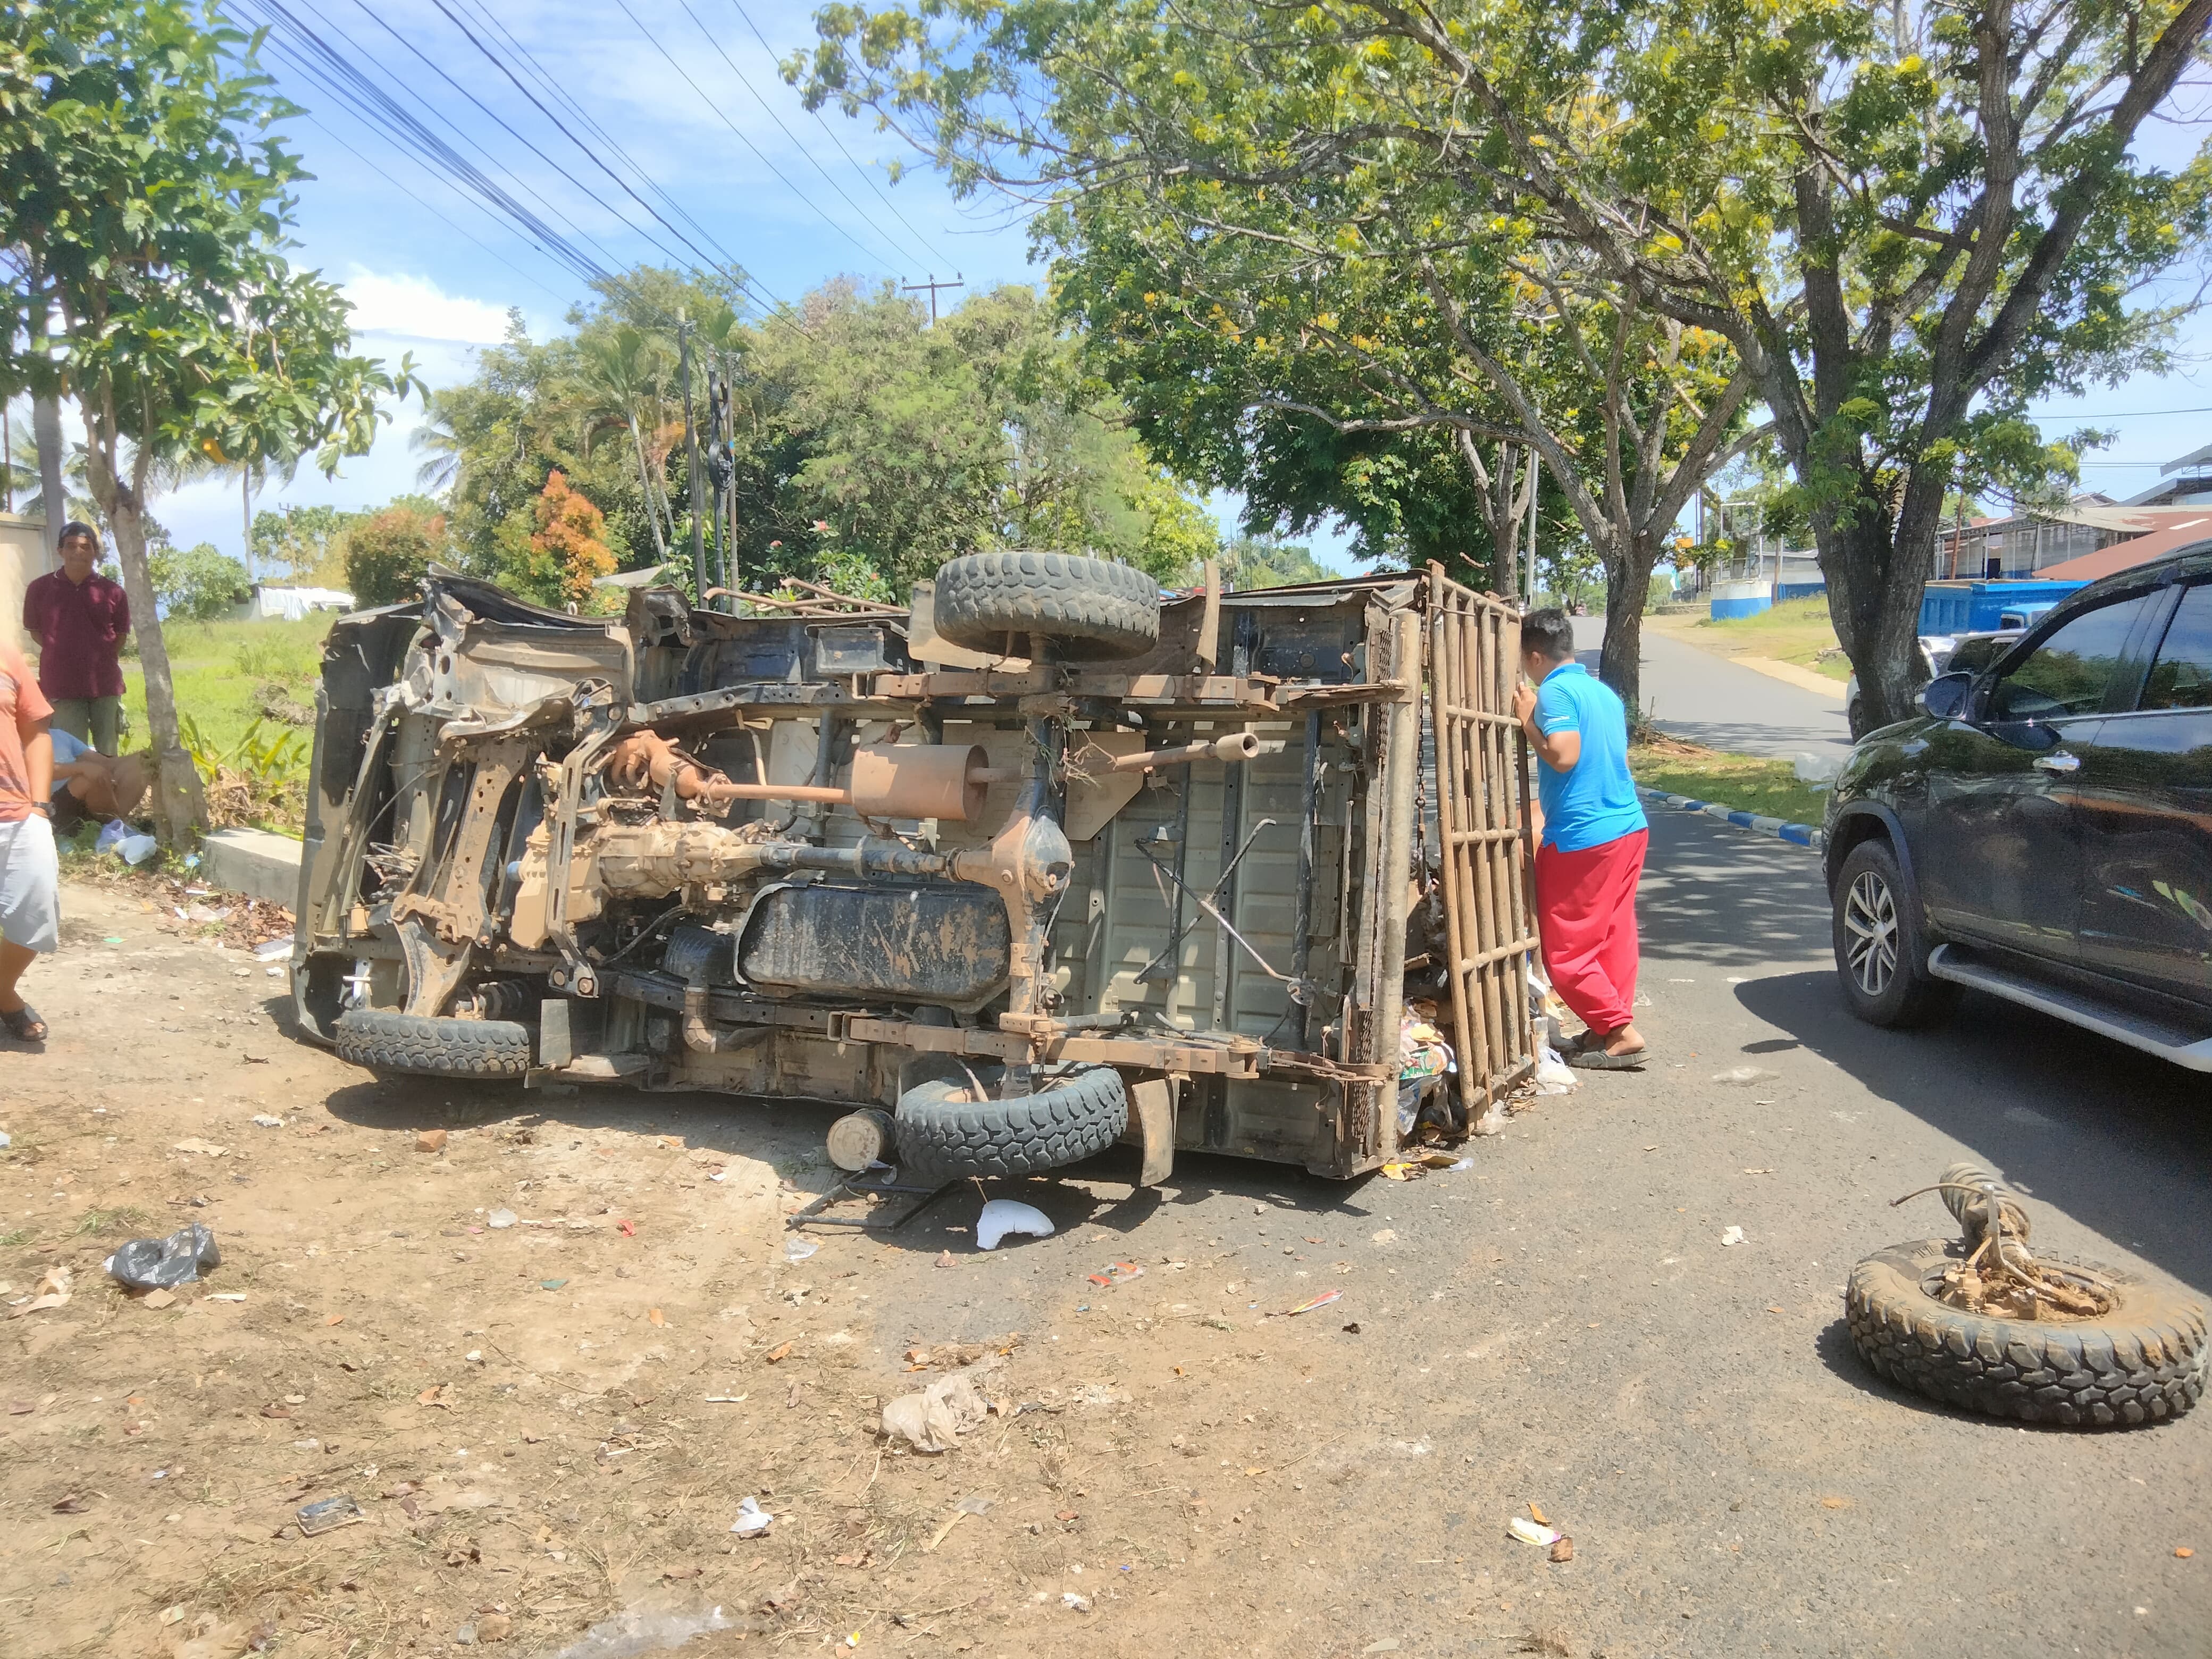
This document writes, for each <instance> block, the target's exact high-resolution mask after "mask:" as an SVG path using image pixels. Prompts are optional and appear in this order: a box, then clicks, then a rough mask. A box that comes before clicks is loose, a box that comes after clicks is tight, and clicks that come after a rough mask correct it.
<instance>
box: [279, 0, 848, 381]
mask: <svg viewBox="0 0 2212 1659" xmlns="http://www.w3.org/2000/svg"><path fill="white" fill-rule="evenodd" d="M253 3H258V4H259V5H260V6H262V7H263V8H264V9H265V10H266V11H268V12H269V13H270V14H271V18H270V21H271V23H272V25H273V22H274V21H276V20H277V19H281V20H282V21H283V22H284V23H286V24H289V26H290V27H291V28H292V30H293V31H294V32H295V33H297V34H299V35H301V36H302V37H303V38H304V39H305V40H307V41H308V42H309V43H310V45H311V46H312V47H313V52H314V57H313V58H307V57H305V56H302V54H301V52H299V50H298V49H297V48H295V47H291V46H289V42H287V41H285V40H284V39H283V37H282V36H281V35H277V36H274V37H272V38H273V39H274V41H275V44H276V45H277V46H278V47H279V48H280V50H282V51H283V52H284V55H285V56H286V57H287V58H289V59H290V60H291V61H293V62H294V63H295V64H297V65H298V66H299V67H300V68H301V70H302V72H304V73H306V74H307V76H308V77H309V79H311V80H313V81H314V82H317V83H318V84H319V85H321V86H323V87H324V88H325V89H327V90H329V91H330V92H331V94H332V95H334V96H335V97H337V99H338V100H339V101H340V102H341V103H343V104H345V105H346V106H348V107H349V110H351V112H353V113H354V115H355V116H356V118H358V119H360V120H361V121H362V123H363V125H367V126H369V127H371V128H372V129H374V130H376V131H380V132H381V133H382V134H383V136H384V137H386V139H388V140H392V141H393V142H395V143H398V144H399V145H400V147H401V148H403V149H409V148H411V149H415V150H416V151H418V152H421V154H420V155H418V156H417V158H416V159H417V160H418V161H425V164H426V165H428V163H435V167H432V168H431V170H432V171H434V172H439V173H444V174H446V175H447V179H448V183H449V184H450V183H451V181H452V180H453V179H460V180H461V181H462V182H463V183H465V184H466V185H468V186H469V188H470V190H471V191H474V192H475V193H476V194H477V195H478V196H479V197H482V198H483V201H484V202H485V203H486V204H489V206H490V207H491V208H492V209H493V210H495V211H497V212H498V213H500V214H501V215H503V216H506V217H507V218H508V219H509V220H510V221H512V222H513V224H514V225H515V226H516V228H518V229H520V231H521V232H522V234H524V236H525V238H526V240H529V241H531V242H532V246H535V247H536V248H537V249H538V252H540V253H542V254H544V255H545V256H546V257H548V258H553V259H555V260H556V262H557V263H559V264H562V265H564V266H566V267H567V268H568V270H570V271H571V272H572V273H573V274H574V275H575V276H578V277H579V278H580V279H581V280H582V281H584V282H585V283H588V284H592V285H595V286H599V285H603V286H605V287H610V288H612V289H616V290H617V291H619V292H622V293H624V294H626V295H628V296H629V298H630V299H632V300H633V301H635V302H636V303H637V304H639V305H640V306H641V307H643V308H644V309H645V310H647V312H649V313H652V314H653V316H655V317H656V318H658V319H659V321H660V322H661V323H662V324H663V325H667V326H673V325H675V321H676V319H674V318H672V317H670V316H669V315H668V314H667V313H665V312H664V311H662V310H661V309H660V307H658V306H656V305H654V304H653V301H651V300H649V299H647V297H646V295H644V294H643V293H642V292H641V290H639V289H637V288H636V287H635V284H633V283H629V282H627V281H625V279H624V278H623V276H621V275H620V274H619V270H618V266H619V263H620V262H619V261H618V260H617V258H616V257H615V255H614V254H613V253H611V252H609V251H608V250H607V249H606V248H605V246H603V245H601V244H600V243H599V241H598V240H596V239H595V238H593V237H592V236H591V234H589V233H588V232H586V231H585V230H584V229H583V228H582V227H581V226H580V225H579V224H577V223H576V222H575V221H574V219H573V218H571V217H570V216H568V214H567V213H565V212H564V211H562V210H561V209H560V208H559V207H557V206H556V205H555V204H553V203H551V202H550V201H548V200H547V198H546V197H545V196H544V194H543V193H542V192H541V191H538V190H537V189H535V188H534V187H532V185H530V184H529V183H528V182H527V181H526V180H523V179H516V182H517V184H518V185H520V188H521V189H523V190H525V191H528V192H529V194H530V195H531V196H532V197H535V198H536V199H537V200H538V202H540V203H541V204H544V206H545V207H546V209H547V210H548V211H550V212H552V213H554V214H555V215H556V216H558V217H560V218H561V219H562V220H563V221H564V222H566V223H568V226H569V228H571V229H572V230H573V231H574V233H575V235H576V236H577V237H578V238H580V239H581V240H582V241H583V242H584V243H585V244H586V245H588V246H589V247H590V248H591V249H592V251H593V252H596V253H597V254H598V255H599V258H592V254H591V253H587V252H585V251H584V249H583V248H581V247H579V246H577V245H576V243H574V242H572V241H571V240H569V239H568V237H566V236H564V235H562V234H561V233H560V232H558V231H556V230H555V229H554V228H552V226H550V224H548V223H547V222H545V221H544V219H542V218H540V217H539V216H538V215H537V214H536V213H534V212H532V210H530V209H528V208H526V207H525V206H523V205H522V204H520V202H519V201H517V200H516V199H515V197H513V195H512V194H511V193H510V192H508V191H507V190H506V188H505V187H504V186H503V185H501V184H500V183H499V182H498V181H497V180H496V179H493V178H492V177H491V176H490V175H489V174H487V173H484V172H483V169H482V168H480V167H477V166H476V164H475V163H473V162H471V161H469V160H468V159H467V158H466V157H465V156H463V155H460V154H459V152H458V151H456V150H455V149H453V147H452V145H450V144H448V143H446V142H445V140H443V139H442V138H441V137H438V135H437V134H436V133H435V132H432V131H430V130H429V129H428V127H426V126H425V125H423V124H422V121H420V120H419V119H417V118H416V117H415V116H414V115H412V114H411V113H410V112H408V111H407V110H405V109H404V108H403V107H401V106H399V105H398V104H397V103H396V102H395V101H394V100H392V96H391V95H390V94H388V93H386V91H385V90H384V89H383V88H382V87H380V86H379V85H378V84H377V83H376V82H374V81H372V80H371V79H369V78H368V76H367V74H366V73H365V72H364V71H363V70H362V69H361V68H359V67H356V64H355V63H354V62H353V61H351V60H349V58H347V56H346V54H345V53H343V52H340V51H339V50H338V49H337V48H336V47H334V46H331V44H330V43H329V42H328V41H327V40H324V39H323V38H322V37H321V36H320V35H319V34H318V33H316V32H315V31H314V30H313V28H311V27H308V26H307V24H305V23H304V22H302V21H301V20H300V19H299V18H298V17H297V16H296V15H294V14H293V13H292V12H291V11H290V10H289V7H288V6H287V5H286V4H285V0H253ZM362 10H363V11H364V12H367V13H368V15H369V16H370V17H371V18H372V19H373V20H374V21H376V22H377V23H378V25H379V26H380V27H384V28H385V29H386V32H387V33H391V34H392V36H393V38H394V39H395V40H398V41H399V43H400V44H401V45H402V46H404V47H406V48H407V50H408V51H409V52H410V53H411V54H412V55H414V56H415V57H416V58H417V59H418V60H420V61H421V62H422V64H424V65H425V66H426V67H428V69H429V70H431V71H432V72H433V73H434V74H435V75H437V76H439V78H440V79H441V80H442V81H444V82H446V84H447V85H448V86H449V87H451V88H453V90H454V91H455V92H456V93H458V94H460V96H461V97H462V98H463V99H465V100H467V101H468V102H469V103H471V104H472V105H474V106H476V107H477V109H478V110H480V111H482V112H483V113H484V114H485V115H486V116H488V117H489V118H490V119H491V120H492V121H493V122H494V123H495V125H497V126H499V127H500V128H501V131H505V132H506V133H507V135H508V136H509V137H512V138H513V139H514V140H515V142H516V143H519V144H520V145H521V146H522V147H523V148H524V149H526V150H527V151H529V152H530V154H532V155H535V156H536V157H537V158H538V160H539V161H542V162H544V165H545V166H546V167H549V168H550V169H551V170H552V171H553V172H554V173H556V174H557V175H558V176H560V177H561V178H562V179H563V180H564V181H565V182H567V183H568V185H569V186H570V187H571V188H572V189H574V190H575V191H577V192H578V193H579V194H580V195H582V196H583V197H585V198H586V200H588V201H591V202H592V203H593V204H595V205H597V206H599V207H600V208H602V209H604V210H606V211H607V212H609V213H610V214H611V215H612V216H613V217H614V218H615V219H616V220H617V222H620V223H621V224H622V225H623V228H625V229H628V230H630V231H632V232H634V233H637V234H642V235H644V236H645V239H646V240H647V241H648V242H649V243H652V245H653V246H654V247H655V248H656V249H657V250H658V251H659V252H660V253H661V254H662V255H663V256H664V257H665V258H668V259H670V260H671V263H674V264H678V265H681V264H684V263H685V261H684V258H683V257H682V256H681V255H680V254H678V253H677V252H675V251H674V250H673V249H671V248H670V247H668V246H666V245H665V243H661V242H659V240H657V239H655V238H654V237H653V235H652V234H651V233H650V232H649V231H641V230H640V228H639V227H638V226H636V225H635V223H633V222H631V221H629V219H628V218H627V217H626V216H624V215H623V213H622V212H621V211H620V210H618V209H617V208H615V207H614V206H613V204H610V203H608V202H607V201H605V199H604V198H603V197H599V196H598V195H596V194H594V193H593V192H592V191H590V190H589V189H588V188H586V186H585V185H582V184H581V183H580V181H579V180H577V179H576V178H575V177H574V174H573V173H570V172H569V171H568V169H566V168H564V167H562V166H561V165H560V164H559V163H558V162H556V161H554V160H553V158H552V157H551V156H550V155H547V154H546V153H545V151H544V149H541V148H540V147H539V146H538V144H536V143H534V142H532V140H531V139H530V138H529V137H526V135H524V134H523V133H521V132H520V131H517V130H516V129H515V127H514V126H513V125H512V124H511V123H510V122H508V121H507V119H506V118H504V117H502V116H501V115H500V113H499V112H497V111H496V110H494V109H492V108H490V107H489V106H488V105H486V104H485V103H484V101H483V100H482V99H481V98H479V97H477V95H476V94H474V93H473V92H471V91H470V90H469V88H466V87H465V86H463V85H462V84H461V83H460V82H458V81H456V80H454V79H453V76H451V75H449V74H447V71H446V70H444V68H443V67H442V66H441V65H440V64H437V63H435V61H433V60H432V59H431V58H428V56H426V55H425V54H424V53H422V52H421V51H420V50H419V49H418V48H417V47H416V46H415V45H414V44H413V43H412V42H411V41H410V40H407V39H405V37H404V36H402V35H400V34H399V33H398V31H396V30H393V29H392V28H391V27H390V25H388V24H386V23H385V22H384V20H383V19H382V18H380V17H378V16H376V15H375V14H374V12H370V11H368V8H367V7H366V6H363V7H362ZM330 27H331V31H332V33H334V34H336V35H337V38H338V39H339V40H343V42H344V43H345V45H346V46H348V47H349V48H350V49H351V51H352V52H353V53H354V54H355V56H356V57H357V58H359V59H360V60H361V62H362V64H368V65H370V66H373V67H374V68H375V69H377V70H381V71H382V73H383V74H384V75H385V76H386V77H387V78H388V79H390V80H391V81H392V82H393V83H394V84H395V85H397V86H398V87H400V88H403V89H404V91H406V93H407V94H408V95H409V96H410V97H412V98H413V99H414V100H416V102H417V103H420V104H422V106H423V107H424V108H425V109H426V110H428V112H430V113H431V114H433V115H434V116H435V117H436V118H438V119H439V120H440V121H441V122H443V123H444V125H446V126H447V128H449V129H450V130H451V131H453V133H454V134H455V136H456V137H459V139H460V140H461V141H462V142H463V143H467V144H469V145H470V146H471V148H473V149H476V150H477V152H478V153H479V154H480V155H483V157H484V159H485V161H487V162H488V163H489V164H490V165H491V166H492V167H495V168H498V169H500V170H501V172H502V173H507V174H508V176H510V177H513V173H512V170H511V169H509V168H507V167H506V165H505V164H504V163H502V162H501V161H500V160H499V159H498V158H497V157H495V156H494V155H492V154H491V153H490V151H489V150H488V149H485V148H484V146H483V144H482V143H479V142H478V141H477V139H476V138H474V137H471V135H470V134H469V133H467V132H466V131H465V130H464V129H462V128H461V127H460V126H459V125H457V124H456V123H454V122H453V119H452V118H450V117H449V116H447V114H446V113H445V112H443V111H442V110H440V109H439V108H438V107H437V106H435V104H433V103H432V102H431V101H430V100H428V99H427V98H425V97H424V96H423V95H422V94H421V93H420V92H419V91H417V90H416V88H414V87H413V86H411V85H410V84H409V83H408V82H406V81H405V80H404V79H402V78H401V77H400V76H396V75H394V74H392V70H390V68H389V67H388V66H386V64H383V63H381V62H380V60H379V59H378V58H376V57H375V55H374V53H372V52H368V51H367V50H366V49H365V48H364V47H362V45H361V44H360V43H359V42H358V41H356V40H353V39H352V38H351V37H350V36H349V35H347V34H346V33H344V31H343V29H342V28H338V27H337V26H336V25H331V26H330ZM477 46H478V49H479V50H483V47H482V45H481V43H477ZM495 63H496V59H495ZM511 78H512V76H510V79H511ZM533 101H534V100H533ZM540 108H541V112H543V111H542V106H540ZM548 118H549V119H550V116H549V117H548ZM555 125H559V123H557V122H556V124H555ZM562 131H563V133H564V136H566V137H568V138H569V140H570V142H571V143H574V142H575V139H574V135H573V134H569V133H568V132H567V131H566V129H565V128H564V129H562ZM587 153H588V152H587ZM425 158H427V161H426V160H425ZM596 159H597V158H596V157H594V160H596ZM626 159H627V158H626ZM631 165H633V166H635V162H632V163H631ZM640 171H641V174H642V169H640ZM620 182H621V181H620V180H619V179H617V183H620ZM648 182H649V181H648ZM629 194H631V195H632V197H634V198H635V191H630V192H629ZM664 194H665V192H664ZM641 205H646V206H647V210H648V211H650V204H641ZM655 217H656V218H658V217H659V216H658V215H655ZM661 222H662V223H663V224H665V223H666V221H665V219H664V220H662V221H661ZM672 228H673V227H671V229H672ZM678 234H679V235H680V234H681V233H678ZM684 240H685V241H686V243H687V245H690V239H688V238H685V239H684ZM691 246H693V251H694V252H698V251H699V250H698V249H697V248H696V245H691ZM706 263H707V264H708V266H709V267H710V268H712V267H714V261H713V260H712V259H708V261H706ZM724 274H725V275H726V276H730V277H731V278H732V280H733V281H734V282H735V283H736V284H737V286H738V291H739V292H740V293H741V294H744V295H746V297H748V298H751V299H754V301H755V302H756V303H757V304H760V305H761V308H762V310H763V313H765V314H766V316H767V317H768V319H769V320H771V321H774V322H775V323H778V324H779V325H782V326H784V327H787V328H790V329H793V331H796V332H798V333H799V334H800V335H802V336H805V337H809V338H811V335H808V334H807V331H806V330H805V328H804V327H803V326H801V325H799V324H797V323H795V322H793V320H792V319H790V318H789V317H787V316H786V315H785V314H783V313H784V311H785V310H786V309H787V307H785V305H784V302H783V301H781V300H780V299H778V298H777V297H776V296H775V295H772V294H767V291H766V290H765V289H758V292H757V293H756V292H755V291H754V289H757V284H754V285H751V287H749V286H748V279H747V278H746V277H745V276H744V272H743V271H742V270H727V271H725V272H724ZM760 295H766V302H763V301H762V300H761V298H760Z"/></svg>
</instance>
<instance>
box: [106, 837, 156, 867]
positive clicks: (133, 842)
mask: <svg viewBox="0 0 2212 1659" xmlns="http://www.w3.org/2000/svg"><path fill="white" fill-rule="evenodd" d="M160 848H161V842H158V841H156V840H155V838H154V837H153V836H123V837H122V838H121V839H119V840H118V841H117V842H116V843H115V851H116V853H117V854H118V856H119V857H120V858H121V859H122V860H123V861H124V862H125V864H129V865H140V864H143V863H145V862H146V860H148V859H150V858H152V857H153V856H154V854H155V852H157V851H158V850H160Z"/></svg>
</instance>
